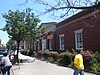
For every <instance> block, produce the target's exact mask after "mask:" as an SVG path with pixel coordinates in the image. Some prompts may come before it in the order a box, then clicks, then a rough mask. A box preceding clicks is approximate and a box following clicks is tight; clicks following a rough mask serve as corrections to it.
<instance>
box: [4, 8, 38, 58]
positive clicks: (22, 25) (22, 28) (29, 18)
mask: <svg viewBox="0 0 100 75" xmlns="http://www.w3.org/2000/svg"><path fill="white" fill-rule="evenodd" d="M3 18H5V21H6V25H5V27H4V28H3V29H2V30H3V31H7V33H8V34H9V37H10V38H11V39H12V40H15V41H16V42H17V46H18V47H17V59H18V53H19V45H20V42H21V41H22V40H23V39H24V38H25V37H26V36H27V33H28V32H29V31H30V30H32V29H33V28H32V27H35V26H36V25H37V24H38V22H39V19H38V18H36V17H34V13H33V12H32V9H30V8H27V9H26V10H23V11H22V12H20V11H19V10H16V11H15V12H14V11H11V10H9V11H8V13H5V14H3Z"/></svg>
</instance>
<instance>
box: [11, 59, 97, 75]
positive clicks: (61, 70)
mask: <svg viewBox="0 0 100 75" xmlns="http://www.w3.org/2000/svg"><path fill="white" fill-rule="evenodd" d="M13 72H14V75H73V69H71V68H68V67H62V66H57V65H56V64H51V63H46V62H44V61H40V60H37V59H36V60H35V61H34V62H32V63H21V64H20V67H19V66H18V65H13ZM85 75H96V74H92V73H86V72H85Z"/></svg>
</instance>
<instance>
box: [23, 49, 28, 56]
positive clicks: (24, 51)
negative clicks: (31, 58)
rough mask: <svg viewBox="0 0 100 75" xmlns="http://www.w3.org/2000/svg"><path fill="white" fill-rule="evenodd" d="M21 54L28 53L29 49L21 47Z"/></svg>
mask: <svg viewBox="0 0 100 75" xmlns="http://www.w3.org/2000/svg"><path fill="white" fill-rule="evenodd" d="M21 54H23V55H29V49H23V50H21Z"/></svg>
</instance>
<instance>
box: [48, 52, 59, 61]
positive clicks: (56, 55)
mask: <svg viewBox="0 0 100 75" xmlns="http://www.w3.org/2000/svg"><path fill="white" fill-rule="evenodd" d="M58 56H59V54H58V52H56V51H50V57H52V58H53V60H54V61H55V62H56V61H57V60H58Z"/></svg>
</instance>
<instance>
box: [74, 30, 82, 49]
mask: <svg viewBox="0 0 100 75" xmlns="http://www.w3.org/2000/svg"><path fill="white" fill-rule="evenodd" d="M82 32H83V29H79V30H76V31H74V33H75V47H76V50H83V47H82V48H78V46H77V36H76V34H78V33H82ZM82 39H83V37H82ZM82 45H83V43H82Z"/></svg>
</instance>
